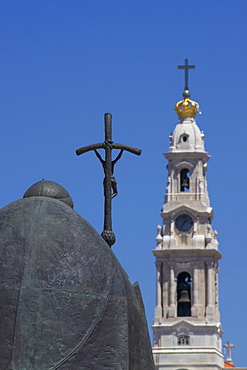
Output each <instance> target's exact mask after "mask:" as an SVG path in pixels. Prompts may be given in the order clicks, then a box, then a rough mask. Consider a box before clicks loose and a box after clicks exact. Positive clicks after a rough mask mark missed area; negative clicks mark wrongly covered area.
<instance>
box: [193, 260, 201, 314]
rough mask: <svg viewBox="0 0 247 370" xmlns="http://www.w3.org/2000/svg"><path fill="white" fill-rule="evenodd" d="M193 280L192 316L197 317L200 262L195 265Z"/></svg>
mask: <svg viewBox="0 0 247 370" xmlns="http://www.w3.org/2000/svg"><path fill="white" fill-rule="evenodd" d="M193 268H194V269H193V280H192V292H193V295H192V296H193V302H192V303H193V305H192V307H191V316H193V317H197V316H198V303H199V302H198V290H199V284H198V263H195V264H194V265H193Z"/></svg>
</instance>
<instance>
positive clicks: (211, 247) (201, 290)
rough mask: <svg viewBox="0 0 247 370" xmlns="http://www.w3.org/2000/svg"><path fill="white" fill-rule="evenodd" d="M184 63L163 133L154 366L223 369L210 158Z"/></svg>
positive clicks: (186, 66) (156, 250) (201, 369)
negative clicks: (166, 140)
mask: <svg viewBox="0 0 247 370" xmlns="http://www.w3.org/2000/svg"><path fill="white" fill-rule="evenodd" d="M191 67H192V66H188V60H187V59H186V60H185V66H183V67H180V68H184V69H185V72H186V73H185V77H186V78H185V90H184V94H183V96H184V99H183V100H182V101H180V102H178V103H177V104H176V106H175V110H176V112H177V114H178V117H179V120H178V124H177V126H176V127H175V130H174V132H173V134H172V135H171V136H170V147H169V150H168V152H167V153H165V157H166V158H167V160H168V166H167V169H168V179H167V188H166V194H165V201H164V206H163V209H162V211H161V216H162V218H163V226H162V227H161V226H158V235H157V238H156V241H157V246H156V249H154V250H153V253H154V255H155V257H156V268H157V282H156V284H157V298H156V300H157V301H156V308H155V317H154V325H153V332H154V348H153V354H154V361H155V364H156V369H158V370H161V369H169V370H170V369H171V370H172V369H176V370H180V369H181V370H185V369H188V370H196V369H197V370H198V369H200V370H206V369H207V370H208V369H212V370H216V369H217V370H219V369H222V368H223V366H224V365H223V363H224V361H223V355H222V342H221V335H222V329H221V323H220V314H219V307H218V260H219V259H220V258H221V254H220V252H219V251H218V242H217V238H216V236H217V232H216V231H213V229H212V226H211V221H212V219H213V209H212V208H211V207H210V201H209V196H208V191H207V180H206V170H207V163H206V162H207V161H208V159H209V158H210V156H209V155H208V153H207V152H206V151H205V148H204V134H203V132H201V131H200V129H199V127H198V126H197V124H196V121H195V118H194V117H195V115H196V113H197V112H198V110H199V105H198V103H196V102H193V101H192V100H190V99H189V98H190V93H189V89H188V68H191Z"/></svg>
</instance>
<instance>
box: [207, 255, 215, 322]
mask: <svg viewBox="0 0 247 370" xmlns="http://www.w3.org/2000/svg"><path fill="white" fill-rule="evenodd" d="M206 316H207V318H209V319H212V318H213V316H214V305H213V262H212V261H211V262H207V307H206Z"/></svg>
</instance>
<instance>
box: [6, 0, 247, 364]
mask: <svg viewBox="0 0 247 370" xmlns="http://www.w3.org/2000/svg"><path fill="white" fill-rule="evenodd" d="M246 14H247V2H246V1H244V0H238V1H221V0H219V1H212V0H208V1H193V0H192V1H190V2H186V1H174V0H173V1H165V0H162V1H161V0H152V1H151V0H131V1H130V0H125V1H123V0H122V1H120V0H91V1H85V0H70V1H69V0H53V1H50V0H42V1H37V0H32V1H31V0H29V1H28V0H22V1H17V0H2V1H1V3H0V33H1V37H0V53H1V63H0V76H1V78H0V81H1V83H0V86H1V89H0V122H1V146H0V151H1V156H0V161H1V172H2V180H1V183H0V192H1V197H0V206H1V207H3V206H5V205H7V204H8V203H10V202H12V201H14V200H17V199H19V198H21V197H22V196H23V194H24V192H25V191H26V190H27V188H28V187H29V186H31V185H32V184H33V183H35V182H36V181H39V180H41V179H42V178H46V179H48V180H54V181H56V182H58V183H59V184H61V185H63V186H64V187H65V188H66V189H67V190H68V191H69V192H70V194H71V196H72V198H73V200H74V203H75V210H76V211H77V212H78V213H80V214H81V215H82V216H83V217H84V218H86V219H87V220H88V221H89V222H90V223H91V224H92V225H93V226H94V228H95V229H96V230H97V231H98V232H100V233H101V231H102V226H103V196H102V179H103V173H102V167H101V164H100V163H99V161H98V160H97V158H96V157H95V156H94V154H93V153H86V154H84V155H82V156H80V157H77V156H76V155H75V150H76V149H77V148H79V147H81V146H84V145H88V144H92V143H96V142H101V141H103V138H104V126H103V115H104V113H105V112H110V113H112V115H113V140H114V141H115V142H119V143H123V144H127V145H131V146H134V147H138V148H141V149H142V150H143V153H142V155H141V156H140V157H137V156H134V155H132V154H130V153H124V154H123V157H122V158H121V160H120V161H119V162H118V163H117V165H116V167H115V177H116V179H117V182H118V188H119V195H118V196H117V197H116V198H115V199H114V200H113V230H114V232H115V234H116V236H117V242H116V244H115V245H114V247H113V251H114V253H116V255H117V257H118V259H119V260H120V262H121V264H122V265H123V267H124V268H125V269H126V271H127V273H128V275H129V277H130V280H131V281H132V282H133V283H134V282H135V281H136V280H138V281H139V283H140V285H141V290H142V294H143V298H144V303H145V307H146V313H147V318H148V323H149V326H151V324H152V320H153V314H154V306H155V267H154V257H153V255H152V252H151V250H152V249H154V248H155V237H156V226H157V224H160V223H161V217H160V209H161V207H162V205H163V200H164V193H165V187H166V177H167V172H166V160H165V158H164V156H163V155H162V153H164V152H166V151H167V149H168V146H169V134H170V132H171V131H173V129H174V127H175V125H176V123H177V117H176V114H175V112H174V109H173V107H174V104H175V103H176V102H177V101H178V100H180V99H181V97H182V92H183V88H184V74H183V72H182V71H180V70H178V69H177V66H178V65H181V64H183V62H184V59H185V58H188V59H189V63H190V64H195V65H196V69H195V70H193V71H191V73H190V76H189V87H190V91H191V98H192V99H194V100H196V101H198V102H199V104H200V107H201V111H202V114H201V115H198V116H197V123H198V126H199V127H200V129H201V130H203V131H204V132H205V143H206V149H207V151H208V152H209V154H210V155H211V156H212V158H211V159H210V161H209V164H208V167H209V171H208V173H207V179H208V186H209V194H210V198H211V205H212V207H213V208H214V213H215V219H214V222H213V226H214V228H215V229H216V230H217V231H218V233H219V234H218V239H219V242H220V246H219V248H220V251H221V252H222V254H223V259H222V260H221V261H220V285H219V287H220V311H221V320H222V324H223V329H224V335H223V341H224V343H226V341H227V340H231V341H232V343H234V344H235V346H236V347H235V348H234V349H233V351H232V354H233V360H234V363H235V365H238V366H247V361H246V355H245V351H246V333H245V329H246V327H247V315H246V305H247V294H246V282H245V276H246V275H245V274H246V262H247V252H246V248H247V243H246V221H247V216H246V209H247V200H246V199H247V198H246V188H247V186H246V184H247V170H246V159H247V155H246V154H247V146H246V142H247V140H246V138H247V125H246V112H245V106H246V101H247V96H246V95H247V93H246V91H247V90H246V82H247V68H246V67H247V66H246V63H247V62H246V61H247V47H246V46H247V42H246V36H247V21H246Z"/></svg>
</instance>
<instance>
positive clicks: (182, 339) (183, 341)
mask: <svg viewBox="0 0 247 370" xmlns="http://www.w3.org/2000/svg"><path fill="white" fill-rule="evenodd" d="M188 344H190V337H189V335H184V334H182V335H179V336H178V345H179V346H186V345H188Z"/></svg>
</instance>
